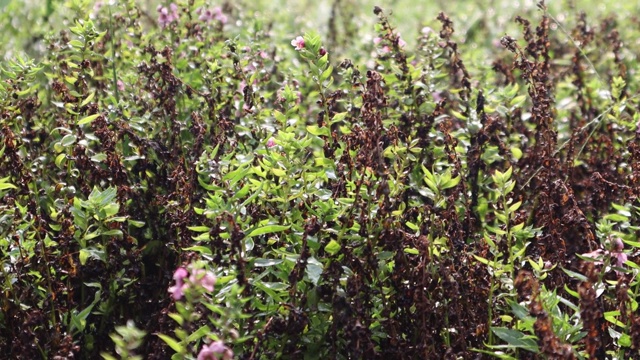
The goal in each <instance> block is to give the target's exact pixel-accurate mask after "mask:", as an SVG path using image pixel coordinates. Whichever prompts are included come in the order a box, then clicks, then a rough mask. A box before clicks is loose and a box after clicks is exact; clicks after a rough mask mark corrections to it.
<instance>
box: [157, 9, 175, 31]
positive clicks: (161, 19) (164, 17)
mask: <svg viewBox="0 0 640 360" xmlns="http://www.w3.org/2000/svg"><path fill="white" fill-rule="evenodd" d="M156 10H157V11H158V23H159V24H160V26H161V27H163V28H165V27H167V25H169V24H171V23H172V22H174V21H177V20H178V19H179V18H180V14H179V13H178V5H176V4H174V3H171V5H169V8H168V9H167V8H166V7H164V6H162V5H158V8H157V9H156Z"/></svg>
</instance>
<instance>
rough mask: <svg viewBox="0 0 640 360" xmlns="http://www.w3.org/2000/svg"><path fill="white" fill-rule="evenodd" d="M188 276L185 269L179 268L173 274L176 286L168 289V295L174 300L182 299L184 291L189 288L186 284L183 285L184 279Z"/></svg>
mask: <svg viewBox="0 0 640 360" xmlns="http://www.w3.org/2000/svg"><path fill="white" fill-rule="evenodd" d="M188 275H189V273H188V272H187V269H185V268H183V267H179V268H177V269H176V271H175V272H174V273H173V280H175V282H176V284H175V285H174V286H172V287H170V288H169V293H171V296H172V297H173V299H174V300H180V299H182V296H184V291H185V290H186V289H187V288H188V287H189V285H188V284H185V283H184V279H185V278H186V277H187V276H188Z"/></svg>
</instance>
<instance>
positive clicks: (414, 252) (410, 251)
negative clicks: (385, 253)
mask: <svg viewBox="0 0 640 360" xmlns="http://www.w3.org/2000/svg"><path fill="white" fill-rule="evenodd" d="M404 252H405V253H407V254H411V255H419V254H420V251H419V250H418V249H416V248H404Z"/></svg>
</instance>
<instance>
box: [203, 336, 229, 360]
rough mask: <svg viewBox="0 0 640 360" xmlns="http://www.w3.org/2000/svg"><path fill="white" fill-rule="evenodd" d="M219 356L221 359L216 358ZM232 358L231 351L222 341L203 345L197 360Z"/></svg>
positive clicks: (226, 359) (225, 359)
mask: <svg viewBox="0 0 640 360" xmlns="http://www.w3.org/2000/svg"><path fill="white" fill-rule="evenodd" d="M220 355H221V357H220V358H218V356H220ZM232 358H233V351H232V350H231V349H229V347H228V346H226V345H225V344H224V342H223V341H222V340H218V341H214V342H212V343H211V344H209V345H206V344H205V345H203V346H202V349H201V350H200V353H198V360H218V359H222V360H231V359H232Z"/></svg>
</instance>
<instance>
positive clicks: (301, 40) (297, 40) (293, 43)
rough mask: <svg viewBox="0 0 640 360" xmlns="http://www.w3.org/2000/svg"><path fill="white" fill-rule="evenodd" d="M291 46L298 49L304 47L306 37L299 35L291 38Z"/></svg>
mask: <svg viewBox="0 0 640 360" xmlns="http://www.w3.org/2000/svg"><path fill="white" fill-rule="evenodd" d="M291 46H293V47H295V48H296V50H297V51H300V50H302V49H304V38H303V37H302V36H298V37H296V38H295V39H293V40H291Z"/></svg>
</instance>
